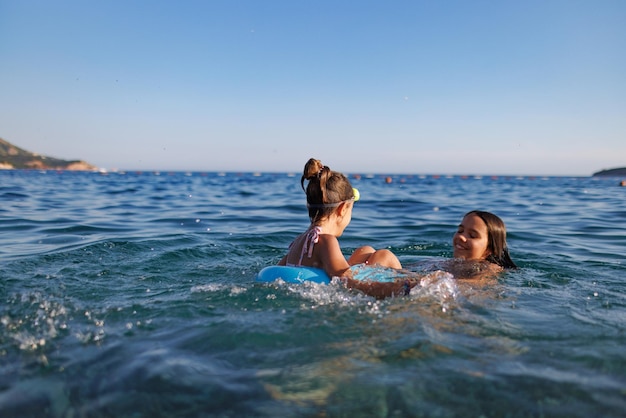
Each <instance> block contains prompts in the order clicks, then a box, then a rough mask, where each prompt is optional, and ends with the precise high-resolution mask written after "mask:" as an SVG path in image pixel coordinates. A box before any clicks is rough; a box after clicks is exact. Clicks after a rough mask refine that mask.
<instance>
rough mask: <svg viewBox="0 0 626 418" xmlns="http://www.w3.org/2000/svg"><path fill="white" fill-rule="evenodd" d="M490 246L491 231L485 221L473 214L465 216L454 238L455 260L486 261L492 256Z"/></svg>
mask: <svg viewBox="0 0 626 418" xmlns="http://www.w3.org/2000/svg"><path fill="white" fill-rule="evenodd" d="M488 246H489V231H488V230H487V224H485V221H483V220H482V219H481V218H480V217H479V216H478V215H476V214H473V213H470V214H469V215H467V216H465V217H464V218H463V221H461V224H460V225H459V229H458V230H457V231H456V233H455V234H454V236H453V237H452V247H453V249H454V258H462V259H465V260H484V259H485V258H486V257H487V256H488V255H489V254H491V251H489V249H488Z"/></svg>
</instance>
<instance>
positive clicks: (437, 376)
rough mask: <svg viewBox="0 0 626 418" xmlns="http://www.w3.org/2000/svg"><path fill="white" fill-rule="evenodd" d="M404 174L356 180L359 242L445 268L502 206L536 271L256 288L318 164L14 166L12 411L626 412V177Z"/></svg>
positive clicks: (2, 369) (413, 262)
mask: <svg viewBox="0 0 626 418" xmlns="http://www.w3.org/2000/svg"><path fill="white" fill-rule="evenodd" d="M384 177H386V176H380V175H377V176H363V177H361V178H353V179H352V181H353V184H354V186H355V187H358V188H359V190H360V191H361V200H360V201H359V202H358V203H356V205H355V209H354V211H353V220H352V223H351V224H350V225H349V226H348V228H347V229H346V232H345V233H344V236H343V237H341V238H340V242H341V244H342V248H343V249H344V250H345V252H346V254H349V253H350V252H351V251H352V250H353V249H355V248H356V247H357V246H360V245H364V244H369V245H373V246H375V247H388V248H390V249H391V250H392V251H394V252H395V253H396V254H397V255H398V257H399V258H400V260H401V261H402V262H403V264H404V265H406V266H409V267H411V266H418V265H422V264H424V263H437V262H438V261H442V260H445V259H446V258H448V257H450V256H451V244H450V241H451V237H452V234H453V233H454V231H455V229H456V225H457V224H458V223H459V221H460V219H461V217H462V215H463V213H465V212H467V211H469V210H471V209H483V210H489V211H493V212H495V213H497V214H498V215H500V216H501V217H502V218H503V219H504V221H505V222H506V224H507V228H508V230H509V246H510V249H511V254H512V257H513V259H514V260H515V261H516V262H517V263H518V265H519V266H520V267H521V268H520V269H519V270H517V271H513V272H507V273H505V274H503V275H502V276H501V277H500V278H499V279H498V280H497V281H495V282H492V283H489V284H488V285H485V284H472V283H467V282H455V281H454V280H453V279H450V277H449V276H447V275H445V274H440V275H438V274H432V275H430V276H429V277H428V278H427V279H425V280H424V282H423V283H422V285H421V286H420V287H418V288H415V289H413V291H412V293H411V295H409V296H407V297H402V298H394V299H386V300H383V301H376V300H374V299H373V298H370V297H367V296H364V295H361V294H359V293H356V292H352V291H349V290H347V289H345V288H343V287H341V286H340V285H338V284H331V285H328V286H326V285H315V284H307V285H288V284H284V283H282V284H281V283H272V284H264V283H255V281H254V276H255V273H256V272H257V271H258V270H260V269H261V268H262V267H264V266H266V265H270V264H273V263H276V262H277V261H278V260H279V259H280V257H281V256H282V255H283V254H284V252H285V251H286V248H287V246H288V245H289V243H290V242H291V240H292V239H293V238H294V236H295V235H296V234H298V233H300V232H301V231H303V230H304V229H305V228H306V227H307V224H308V218H307V215H306V209H305V207H304V194H303V193H302V191H301V189H300V185H299V176H298V175H295V176H294V175H288V174H265V173H264V174H256V175H255V174H251V173H242V174H236V173H226V174H218V173H124V174H122V173H110V174H107V175H104V174H99V173H71V172H38V171H3V172H0V202H1V205H0V301H1V303H0V330H1V331H0V416H3V417H4V416H7V417H11V416H15V417H48V416H49V417H170V416H176V417H320V416H327V417H354V416H364V417H456V416H475V417H479V416H485V417H502V416H509V417H542V416H549V417H554V416H557V417H572V416H577V417H589V416H603V417H620V416H623V414H624V411H626V355H625V353H626V351H625V347H626V332H625V331H626V296H625V295H626V266H625V259H626V257H625V253H626V251H625V249H626V188H620V187H618V182H619V180H620V179H615V178H613V179H610V178H609V179H606V178H605V179H597V178H569V177H567V178H566V177H550V178H540V177H537V178H533V177H519V178H518V177H483V178H476V177H467V178H465V177H459V176H455V177H445V176H441V177H439V176H417V175H415V176H408V175H405V176H400V175H394V176H391V177H392V180H393V181H392V182H391V183H390V184H387V183H386V182H385V181H384Z"/></svg>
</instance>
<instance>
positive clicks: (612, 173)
mask: <svg viewBox="0 0 626 418" xmlns="http://www.w3.org/2000/svg"><path fill="white" fill-rule="evenodd" d="M593 176H594V177H598V176H605V177H626V167H622V168H611V169H610V170H602V171H598V172H597V173H593Z"/></svg>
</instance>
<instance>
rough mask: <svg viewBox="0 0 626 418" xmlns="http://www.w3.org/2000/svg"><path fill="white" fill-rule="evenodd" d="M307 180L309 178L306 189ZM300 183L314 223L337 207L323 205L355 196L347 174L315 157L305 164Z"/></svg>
mask: <svg viewBox="0 0 626 418" xmlns="http://www.w3.org/2000/svg"><path fill="white" fill-rule="evenodd" d="M305 180H308V184H307V186H306V189H305V188H304V181H305ZM300 185H301V186H302V190H304V191H305V192H306V201H307V204H308V205H309V218H310V219H311V222H312V223H315V222H317V221H319V220H321V219H324V218H326V217H328V216H329V215H330V214H332V213H333V212H334V211H335V210H336V209H337V206H326V207H325V206H323V205H329V204H333V203H339V202H342V201H344V200H348V199H350V198H352V197H353V196H354V191H353V190H352V185H351V184H350V181H349V180H348V178H347V177H346V176H345V175H343V174H341V173H339V172H337V171H333V170H331V169H330V168H329V167H328V166H325V165H324V164H322V162H321V161H320V160H316V159H315V158H311V159H309V161H307V163H306V164H305V165H304V172H303V174H302V177H301V178H300Z"/></svg>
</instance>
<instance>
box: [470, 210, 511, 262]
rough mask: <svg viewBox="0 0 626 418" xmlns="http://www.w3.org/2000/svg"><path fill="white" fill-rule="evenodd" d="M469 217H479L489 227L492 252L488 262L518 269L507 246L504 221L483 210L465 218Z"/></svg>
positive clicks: (472, 212)
mask: <svg viewBox="0 0 626 418" xmlns="http://www.w3.org/2000/svg"><path fill="white" fill-rule="evenodd" d="M468 215H476V216H478V217H479V218H480V219H482V220H483V222H485V225H487V235H488V237H487V241H488V242H487V249H488V250H489V251H491V254H490V255H489V256H488V257H487V261H489V262H491V263H494V264H497V265H499V266H500V267H503V268H505V269H514V268H517V265H516V264H515V263H514V262H513V260H511V256H510V254H509V248H508V247H507V245H506V226H505V225H504V222H503V221H502V219H500V218H499V217H498V216H496V215H494V214H493V213H491V212H485V211H482V210H473V211H470V212H467V213H466V214H465V215H464V216H463V217H465V216H468Z"/></svg>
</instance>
